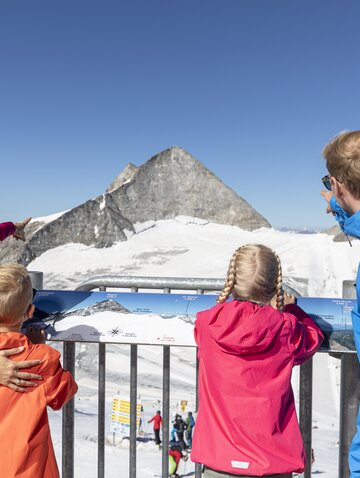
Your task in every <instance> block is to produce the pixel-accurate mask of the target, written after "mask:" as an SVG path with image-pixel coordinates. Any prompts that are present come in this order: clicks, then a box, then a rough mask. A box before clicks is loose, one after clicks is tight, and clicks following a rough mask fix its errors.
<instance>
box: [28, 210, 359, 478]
mask: <svg viewBox="0 0 360 478" xmlns="http://www.w3.org/2000/svg"><path fill="white" fill-rule="evenodd" d="M185 219H186V220H185ZM185 219H184V218H180V219H178V220H177V219H173V220H166V221H165V220H164V221H158V222H151V224H150V223H149V224H150V225H149V224H144V225H141V224H138V225H136V231H137V232H138V233H137V234H135V235H133V236H132V237H130V238H129V239H128V241H126V242H119V243H117V244H115V245H113V246H112V247H110V248H106V249H96V248H94V247H91V246H90V247H89V246H85V245H82V244H68V245H66V246H61V247H58V248H56V249H53V250H50V251H47V252H46V253H44V254H43V255H42V256H41V257H39V258H37V259H35V260H34V261H33V262H32V263H31V264H30V265H29V270H39V271H43V272H44V287H45V288H49V289H56V288H58V289H70V290H71V289H75V288H76V286H77V285H79V283H80V282H81V281H83V280H85V279H88V278H89V277H91V276H94V275H100V274H118V275H133V276H134V275H141V276H161V277H203V278H208V277H214V278H218V277H225V274H226V270H227V266H228V261H229V258H230V256H231V254H232V253H233V251H234V250H235V249H236V248H237V247H238V246H239V245H241V244H245V243H261V244H265V245H268V246H269V247H271V248H273V249H274V250H276V252H277V253H278V254H279V256H280V258H281V261H282V266H283V275H284V277H285V278H287V283H288V284H289V285H290V286H291V287H293V288H295V289H297V290H298V291H299V293H301V295H307V296H318V297H341V294H342V281H343V280H345V279H350V280H353V279H355V275H356V270H357V264H358V263H359V260H360V241H354V242H353V247H352V248H350V247H349V245H348V243H346V242H344V243H335V242H333V241H332V237H331V236H328V235H326V234H297V233H294V232H282V231H277V230H275V229H267V228H261V229H258V230H257V231H252V232H249V231H244V230H242V229H240V228H238V227H235V226H223V225H220V224H211V223H206V222H204V221H197V220H196V219H194V220H192V219H191V218H185ZM55 347H57V348H60V350H61V348H62V346H61V345H59V344H56V345H55ZM76 351H77V369H76V379H77V381H78V383H79V392H78V394H77V395H76V397H75V408H76V422H75V477H80V476H87V477H96V476H97V345H94V344H77V346H76ZM138 353H139V361H138V393H139V395H140V397H141V399H142V402H143V405H144V413H145V420H144V422H145V425H144V426H145V437H147V438H150V437H152V436H153V435H152V428H151V425H147V420H148V419H149V418H150V417H151V416H152V415H153V414H154V413H155V411H156V410H157V409H158V408H161V394H162V347H149V346H139V347H138ZM106 360H107V380H106V443H107V444H106V451H105V453H106V456H105V463H106V473H105V474H106V477H108V478H112V477H114V478H115V477H117V478H118V477H120V478H127V477H128V461H129V459H128V440H126V439H125V440H123V441H122V442H120V443H117V444H116V446H113V445H112V440H113V437H112V434H111V431H110V416H111V404H112V396H113V395H114V394H116V393H118V392H119V393H120V394H121V395H123V396H124V397H125V398H126V397H128V396H129V367H130V360H129V346H126V345H107V358H106ZM195 375H196V374H195V349H192V348H179V347H172V349H171V412H175V411H176V410H179V408H178V404H179V402H180V400H182V399H186V400H188V401H189V410H194V409H195ZM339 376H340V363H339V361H338V360H337V359H335V358H333V357H329V356H328V355H327V354H317V355H316V357H315V358H314V396H313V442H314V443H313V446H314V450H315V463H314V466H313V472H314V473H321V474H322V475H323V476H324V477H325V478H336V477H337V467H338V462H337V450H338V431H339V402H340V397H339V381H340V378H339ZM298 377H299V370H298V368H297V367H296V368H295V369H294V373H293V387H294V393H295V397H296V400H297V397H298ZM49 416H50V421H51V427H52V436H53V441H54V445H55V450H56V454H57V459H58V463H59V464H61V413H59V412H52V411H51V410H49ZM137 449H138V454H137V459H138V463H137V469H138V476H139V477H141V478H142V477H144V478H147V477H154V476H159V475H161V453H160V452H159V450H158V449H157V448H156V447H155V445H154V442H153V441H147V442H146V441H143V442H139V443H138V448H137ZM185 465H186V469H185V468H184V467H185ZM193 469H194V468H193V464H191V463H190V460H189V461H188V462H186V464H185V463H181V468H180V473H186V474H188V473H189V472H190V471H192V470H193Z"/></svg>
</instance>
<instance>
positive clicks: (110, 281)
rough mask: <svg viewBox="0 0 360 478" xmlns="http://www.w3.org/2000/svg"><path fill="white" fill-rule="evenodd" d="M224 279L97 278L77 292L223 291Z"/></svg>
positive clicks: (83, 285) (93, 278)
mask: <svg viewBox="0 0 360 478" xmlns="http://www.w3.org/2000/svg"><path fill="white" fill-rule="evenodd" d="M223 285H224V279H201V278H195V277H191V278H187V277H142V276H140V277H131V276H125V277H119V276H95V277H91V278H90V279H88V280H86V281H85V282H82V283H81V284H80V285H79V286H78V287H77V289H76V290H92V289H95V288H98V287H104V286H105V287H115V288H116V287H124V288H125V287H126V288H127V287H129V288H132V287H136V288H138V289H140V288H141V289H165V288H169V289H184V290H192V289H193V290H196V289H206V290H221V289H222V287H223Z"/></svg>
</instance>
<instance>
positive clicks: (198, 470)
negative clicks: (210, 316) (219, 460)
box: [195, 289, 204, 478]
mask: <svg viewBox="0 0 360 478" xmlns="http://www.w3.org/2000/svg"><path fill="white" fill-rule="evenodd" d="M196 293H197V294H203V293H204V289H198V290H197V291H196ZM195 353H196V392H195V393H196V396H195V408H196V412H197V411H198V408H199V366H200V362H199V357H198V349H197V348H196V349H195ZM201 477H202V465H201V464H200V463H195V478H201Z"/></svg>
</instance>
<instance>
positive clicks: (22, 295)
mask: <svg viewBox="0 0 360 478" xmlns="http://www.w3.org/2000/svg"><path fill="white" fill-rule="evenodd" d="M34 309H35V307H34V305H32V285H31V280H30V277H29V276H28V274H27V271H26V269H25V268H24V267H23V266H21V265H19V264H6V265H2V266H0V349H10V348H13V347H20V346H23V347H24V350H23V352H21V353H20V354H18V355H17V356H16V360H17V361H18V360H19V361H22V360H34V359H41V364H40V365H37V366H36V367H33V369H32V370H33V371H34V373H37V374H39V375H41V376H42V378H43V380H42V381H41V382H39V383H38V385H37V386H35V387H30V388H29V389H28V390H29V391H28V392H27V393H18V392H16V391H14V390H11V389H10V388H7V387H5V386H3V385H0V417H1V418H0V455H1V459H0V477H1V478H30V477H31V478H40V477H41V478H58V477H59V471H58V467H57V464H56V459H55V454H54V450H53V445H52V441H51V436H50V428H49V421H48V416H47V410H46V407H47V406H50V407H51V408H52V409H54V410H58V409H60V408H61V407H62V406H63V405H65V404H66V403H67V402H68V401H69V400H70V399H71V398H72V397H73V396H74V395H75V393H76V392H77V385H76V383H75V381H74V379H73V377H72V376H71V374H70V373H69V372H66V371H65V370H63V368H62V367H61V364H60V354H59V352H57V351H56V350H54V349H53V348H51V347H49V346H48V345H45V344H43V343H37V344H33V343H32V342H30V340H29V338H28V337H26V336H25V335H23V334H21V333H20V330H21V326H22V323H23V321H24V320H25V319H26V318H31V317H32V315H33V313H34ZM35 336H36V334H35ZM41 337H43V334H42V335H41V334H37V338H36V341H37V342H39V341H40V340H39V338H41ZM41 341H42V342H43V341H44V339H42V340H41ZM14 360H15V359H14ZM21 382H22V380H21V379H20V378H19V379H18V385H20V386H21Z"/></svg>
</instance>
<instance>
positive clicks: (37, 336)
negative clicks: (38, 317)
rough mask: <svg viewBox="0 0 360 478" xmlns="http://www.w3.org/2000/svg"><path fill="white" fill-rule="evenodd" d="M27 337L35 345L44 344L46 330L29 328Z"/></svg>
mask: <svg viewBox="0 0 360 478" xmlns="http://www.w3.org/2000/svg"><path fill="white" fill-rule="evenodd" d="M26 336H27V338H28V339H29V340H30V341H31V342H32V343H33V344H44V343H45V340H46V339H45V332H44V329H40V328H39V327H31V326H29V327H28V328H27V329H26Z"/></svg>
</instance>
